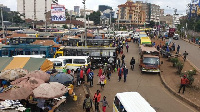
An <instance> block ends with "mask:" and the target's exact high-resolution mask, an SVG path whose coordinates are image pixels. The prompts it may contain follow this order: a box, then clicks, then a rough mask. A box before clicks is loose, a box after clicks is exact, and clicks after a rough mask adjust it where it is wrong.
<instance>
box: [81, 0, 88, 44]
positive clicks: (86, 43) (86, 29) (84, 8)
mask: <svg viewBox="0 0 200 112" xmlns="http://www.w3.org/2000/svg"><path fill="white" fill-rule="evenodd" d="M85 1H86V0H83V2H82V3H83V4H84V28H85V46H87V29H86V13H85Z"/></svg>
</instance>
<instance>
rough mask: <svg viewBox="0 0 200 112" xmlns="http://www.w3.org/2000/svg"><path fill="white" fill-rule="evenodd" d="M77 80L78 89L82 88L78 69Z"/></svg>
mask: <svg viewBox="0 0 200 112" xmlns="http://www.w3.org/2000/svg"><path fill="white" fill-rule="evenodd" d="M76 78H77V79H76V80H77V87H78V86H80V84H81V79H80V69H79V68H78V69H77V74H76Z"/></svg>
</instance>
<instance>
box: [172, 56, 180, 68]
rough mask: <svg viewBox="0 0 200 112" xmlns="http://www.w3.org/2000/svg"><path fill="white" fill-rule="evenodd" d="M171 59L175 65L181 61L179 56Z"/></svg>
mask: <svg viewBox="0 0 200 112" xmlns="http://www.w3.org/2000/svg"><path fill="white" fill-rule="evenodd" d="M170 61H171V62H172V63H173V67H175V66H176V64H177V63H178V62H179V60H178V58H170Z"/></svg>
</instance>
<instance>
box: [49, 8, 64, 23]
mask: <svg viewBox="0 0 200 112" xmlns="http://www.w3.org/2000/svg"><path fill="white" fill-rule="evenodd" d="M51 21H66V16H65V6H64V5H59V4H51Z"/></svg>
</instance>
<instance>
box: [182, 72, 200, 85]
mask: <svg viewBox="0 0 200 112" xmlns="http://www.w3.org/2000/svg"><path fill="white" fill-rule="evenodd" d="M196 72H197V71H196V70H195V69H194V70H189V71H187V72H185V73H181V75H180V76H181V77H183V76H184V75H186V76H187V79H188V80H189V81H190V82H189V85H192V83H193V82H194V75H195V74H196Z"/></svg>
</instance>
